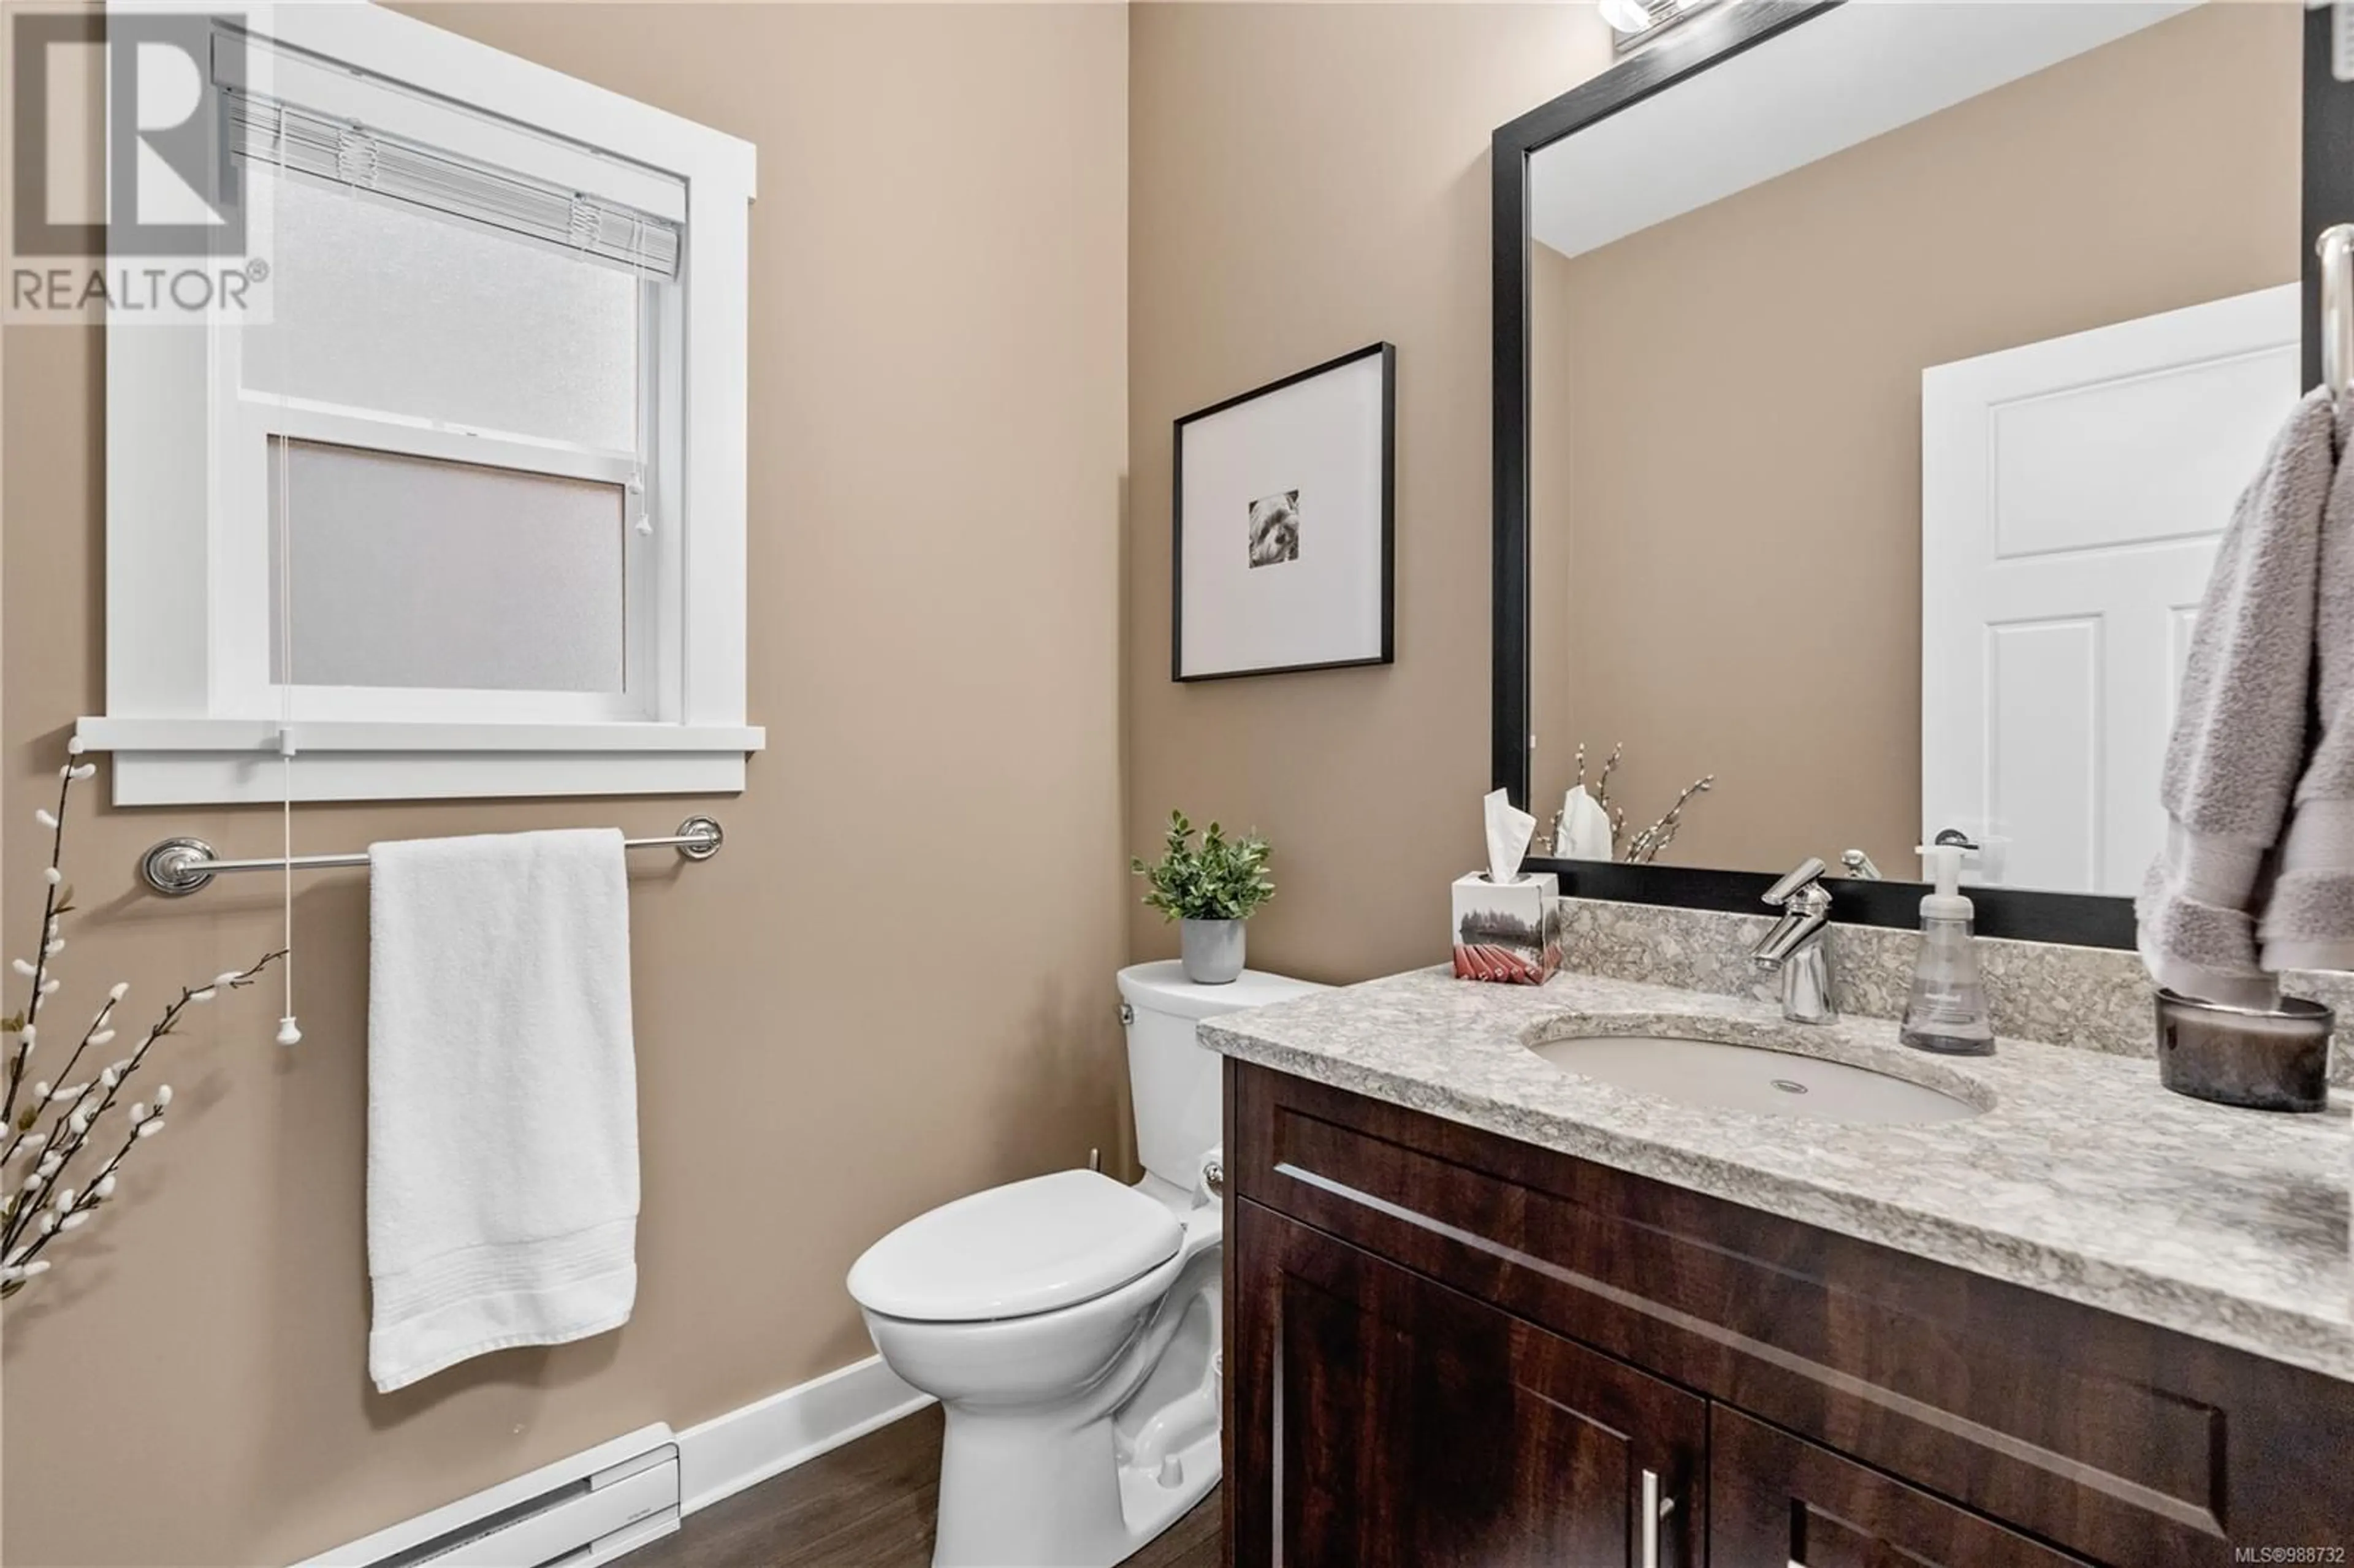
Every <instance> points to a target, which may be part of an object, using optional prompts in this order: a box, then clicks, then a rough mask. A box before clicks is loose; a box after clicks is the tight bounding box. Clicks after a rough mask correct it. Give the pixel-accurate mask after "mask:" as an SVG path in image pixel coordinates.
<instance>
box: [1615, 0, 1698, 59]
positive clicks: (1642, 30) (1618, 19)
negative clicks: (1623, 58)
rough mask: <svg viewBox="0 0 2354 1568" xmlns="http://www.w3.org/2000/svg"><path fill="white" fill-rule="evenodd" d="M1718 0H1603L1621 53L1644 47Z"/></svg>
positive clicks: (1616, 46) (1628, 52)
mask: <svg viewBox="0 0 2354 1568" xmlns="http://www.w3.org/2000/svg"><path fill="white" fill-rule="evenodd" d="M1716 3H1717V0H1601V11H1602V19H1603V20H1604V21H1606V22H1607V23H1609V24H1610V31H1611V34H1612V42H1613V46H1614V48H1616V49H1617V52H1618V53H1619V54H1622V55H1624V54H1631V53H1633V52H1634V51H1635V50H1637V49H1639V48H1644V47H1645V46H1646V45H1648V44H1649V43H1650V42H1651V41H1652V40H1654V39H1655V38H1657V37H1659V35H1660V34H1662V33H1664V32H1666V31H1667V30H1668V29H1669V28H1670V27H1672V26H1676V25H1677V24H1678V23H1680V22H1683V21H1686V20H1689V19H1690V18H1691V17H1692V16H1697V15H1698V14H1699V13H1701V12H1702V11H1705V10H1707V9H1709V8H1710V7H1711V6H1712V5H1715V4H1716Z"/></svg>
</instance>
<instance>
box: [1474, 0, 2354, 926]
mask: <svg viewBox="0 0 2354 1568" xmlns="http://www.w3.org/2000/svg"><path fill="white" fill-rule="evenodd" d="M1653 10H1654V12H1656V11H1657V10H1658V8H1657V7H1654V8H1653ZM2328 28H2329V14H2328V12H2327V9H2322V10H2315V11H2309V12H2308V11H2306V10H2304V9H2303V8H2298V7H2286V6H2279V7H2275V6H2228V5H2179V4H2163V5H2137V4H2133V3H2131V0H2123V3H2115V4H2086V3H2077V0H2037V3H2034V4H2029V5H2004V6H1991V7H1988V6H1973V5H1967V4H1938V3H1935V0H1931V3H1929V4H1925V5H1904V6H1873V5H1858V6H1846V5H1841V4H1840V3H1839V0H1829V3H1828V4H1798V3H1789V0H1722V3H1720V4H1718V5H1713V6H1707V7H1704V8H1695V9H1693V10H1692V12H1691V15H1690V16H1689V19H1688V20H1685V21H1683V22H1681V23H1680V24H1677V25H1674V26H1669V27H1665V28H1658V29H1654V32H1655V34H1656V37H1653V38H1651V40H1650V41H1648V42H1647V43H1646V44H1645V45H1644V47H1642V48H1640V49H1639V50H1638V52H1634V53H1631V54H1629V55H1628V56H1627V57H1626V58H1622V59H1621V60H1620V61H1619V63H1617V65H1616V66H1615V67H1613V68H1612V69H1609V70H1607V71H1606V72H1604V73H1603V74H1601V75H1600V76H1597V77H1596V78H1594V79H1591V80H1589V81H1587V82H1585V83H1584V84H1583V85H1581V86H1579V87H1577V88H1575V89H1574V90H1571V91H1569V92H1566V93H1564V94H1563V95H1562V96H1561V97H1559V98H1556V99H1554V100H1553V101H1550V102H1547V103H1545V104H1543V105H1541V106H1539V107H1538V108H1536V109H1534V110H1532V111H1530V112H1528V113H1526V114H1524V115H1522V116H1521V117H1520V118H1518V119H1516V120H1514V121H1512V122H1510V123H1509V124H1506V125H1504V126H1502V127H1500V129H1499V130H1498V131H1497V132H1496V133H1495V138H1494V164H1493V180H1494V192H1493V195H1494V230H1493V244H1494V259H1493V265H1494V334H1495V344H1494V356H1495V357H1494V440H1495V473H1494V483H1495V507H1496V514H1495V535H1494V548H1495V559H1494V574H1495V579H1494V588H1495V597H1494V619H1493V632H1494V649H1493V670H1492V683H1493V738H1492V775H1493V779H1494V782H1495V785H1496V786H1497V787H1499V788H1501V789H1507V790H1509V791H1511V795H1512V798H1513V800H1515V801H1517V802H1519V803H1521V804H1522V806H1524V807H1526V808H1527V809H1529V810H1532V811H1533V812H1535V814H1536V815H1537V818H1538V822H1539V836H1540V844H1541V845H1543V844H1545V843H1546V842H1547V841H1548V840H1549V839H1550V836H1551V834H1552V832H1553V827H1554V823H1555V819H1556V812H1557V811H1561V812H1564V816H1565V818H1567V819H1572V820H1574V821H1575V823H1576V824H1578V825H1580V827H1581V829H1582V831H1580V832H1575V833H1564V835H1563V840H1562V845H1561V847H1562V848H1563V850H1564V852H1573V853H1563V854H1561V855H1560V856H1557V857H1556V856H1554V855H1551V854H1545V853H1540V852H1539V851H1534V850H1532V854H1531V862H1532V865H1533V866H1534V867H1535V868H1537V869H1543V870H1551V871H1553V872H1555V873H1556V874H1558V875H1559V876H1560V878H1561V885H1562V890H1563V892H1564V894H1568V895H1575V896H1584V897H1599V898H1609V899H1617V900H1620V901H1626V902H1634V903H1650V904H1667V905H1680V906H1697V907H1706V908H1716V909H1729V910H1740V911H1744V912H1755V911H1757V910H1760V909H1761V908H1762V905H1761V904H1760V902H1759V897H1760V895H1761V894H1763V892H1764V891H1765V888H1766V887H1767V886H1768V885H1771V883H1772V882H1773V881H1774V880H1775V878H1776V876H1777V875H1778V874H1780V873H1782V872H1784V871H1787V869H1788V868H1789V867H1790V866H1791V865H1792V864H1795V863H1797V861H1799V860H1800V859H1802V858H1804V857H1806V856H1808V855H1816V856H1819V857H1820V858H1822V859H1823V860H1825V861H1826V862H1828V863H1831V864H1832V865H1833V866H1834V868H1835V871H1834V879H1833V880H1832V881H1831V883H1830V886H1831V888H1832V892H1833V899H1834V917H1835V918H1838V919H1840V920H1844V921H1850V922H1856V923H1862V924H1870V925H1881V926H1896V927H1910V926H1913V925H1915V924H1916V923H1917V921H1918V917H1919V916H1918V905H1919V900H1920V897H1921V895H1922V894H1923V893H1924V891H1925V889H1924V887H1923V886H1922V885H1920V884H1919V882H1918V881H1917V880H1916V877H1917V874H1918V873H1917V868H1918V862H1917V860H1915V859H1914V854H1913V847H1914V845H1915V844H1917V843H1922V842H1928V841H1929V840H1930V839H1931V838H1934V837H1935V836H1937V835H1938V834H1939V833H1940V832H1946V833H1950V834H1955V835H1958V836H1959V837H1960V838H1961V839H1963V840H1964V841H1966V842H1968V843H1970V844H1971V846H1972V853H1971V857H1970V858H1971V862H1972V864H1971V871H1970V873H1969V874H1968V876H1967V880H1969V881H1970V882H1972V883H1974V884H1975V885H1973V886H1971V887H1970V888H1969V889H1968V891H1969V892H1970V894H1971V895H1972V897H1973V898H1974V899H1975V900H1976V901H1977V905H1978V916H1979V919H1978V925H1979V929H1980V930H1981V931H1982V932H1983V933H1985V934H1987V935H1989V936H2000V937H2010V938H2024V939H2029V940H2040V941H2056V942H2073V943H2080V944H2084V945H2089V946H2098V947H2113V948H2126V947H2130V946H2132V944H2133V936H2134V922H2133V908H2132V898H2131V894H2132V892H2133V891H2134V890H2135V889H2136V888H2137V886H2138V884H2139V880H2140V877H2141V874H2142V873H2143V872H2144V870H2145V869H2146V868H2147V864H2148V863H2149V859H2150V857H2151V855H2152V854H2154V853H2155V852H2156V849H2157V847H2158V842H2160V840H2161V839H2162V835H2163V832H2164V819H2163V814H2162V812H2160V811H2159V810H2158V807H2157V803H2156V800H2157V786H2156V769H2157V765H2158V758H2160V757H2161V756H2162V755H2163V747H2164V740H2165V731H2166V728H2167V727H2168V725H2169V724H2170V722H2171V702H2172V693H2173V682H2174V680H2176V679H2179V656H2180V651H2181V649H2182V648H2184V647H2185V646H2187V641H2188V620H2187V616H2188V614H2189V612H2190V610H2193V609H2195V608H2196V605H2197V601H2198V597H2199V593H2200V589H2201V588H2203V586H2204V582H2205V577H2206V572H2207V569H2208V567H2209V565H2210V564H2211V560H2212V553H2213V544H2212V540H2213V537H2214V535H2217V534H2220V532H2221V528H2222V525H2223V524H2224V522H2225V521H2226V519H2227V517H2228V514H2229V510H2230V504H2231V502H2232V497H2233V496H2234V495H2235V494H2236V493H2237V490H2238V488H2239V486H2240V485H2241V484H2242V483H2243V482H2244V481H2245V479H2246V477H2247V475H2248V473H2250V472H2252V471H2253V469H2254V466H2255V464H2256V461H2257V460H2258V459H2259V458H2260V457H2261V455H2262V452H2263V450H2264V443H2265V442H2266V441H2268V440H2269V438H2270V435H2271V432H2272V430H2273V429H2274V428H2276V426H2277V424H2278V422H2279V419H2280V418H2282V417H2283V416H2284V415H2285V413H2286V411H2287V408H2288V407H2289V405H2290V404H2291V403H2293V402H2294V401H2295V399H2296V396H2297V394H2298V392H2299V391H2300V390H2301V389H2302V388H2303V387H2307V386H2310V385H2312V384H2313V383H2314V382H2315V381H2316V380H2317V379H2318V357H2317V356H2318V332H2317V324H2316V318H2317V311H2316V309H2315V301H2316V299H2317V273H2316V269H2315V263H2314V260H2313V238H2314V236H2315V235H2316V234H2317V233H2318V232H2319V230H2320V229H2321V228H2325V227H2327V226H2328V225H2329V224H2331V223H2334V222H2338V221H2341V220H2343V219H2347V218H2349V217H2354V104H2350V103H2349V100H2354V88H2348V87H2346V86H2343V85H2340V84H2339V83H2338V82H2337V81H2336V80H2335V79H2334V78H2333V76H2332V74H2331V71H2330V68H2329V50H2328ZM1581 744H1582V745H1583V755H1582V758H1581V752H1580V747H1581ZM1621 746H1623V747H1624V750H1623V752H1621V753H1620V754H1619V756H1618V760H1617V763H1616V764H1615V765H1614V766H1612V767H1611V768H1610V770H1609V781H1608V788H1609V791H1610V800H1609V803H1608V804H1607V805H1606V807H1605V808H1604V810H1603V814H1602V816H1601V818H1600V819H1598V820H1597V819H1596V817H1595V816H1594V815H1593V814H1592V813H1591V812H1589V811H1586V810H1585V809H1584V808H1575V807H1573V806H1572V803H1571V801H1570V792H1571V790H1572V789H1573V788H1575V786H1576V785H1578V784H1581V783H1582V784H1584V785H1585V786H1586V787H1587V789H1586V793H1587V795H1588V797H1589V798H1591V796H1592V795H1593V793H1594V791H1593V789H1592V786H1593V784H1594V782H1595V779H1596V774H1597V773H1599V772H1601V771H1602V769H1603V765H1604V761H1605V758H1608V757H1609V756H1611V754H1612V753H1613V752H1614V749H1616V748H1617V747H1621ZM1581 763H1582V765H1581ZM1702 779H1708V780H1710V782H1709V784H1708V785H1707V786H1706V788H1705V789H1702V790H1700V791H1699V792H1696V793H1695V792H1691V790H1692V788H1693V786H1695V785H1696V784H1697V783H1698V782H1699V781H1700V780H1702ZM1532 801H1533V803H1532ZM1677 808H1680V810H1679V809H1677ZM1620 813H1623V819H1622V817H1621V816H1620ZM1647 824H1648V825H1651V826H1652V827H1653V829H1654V831H1653V832H1651V833H1650V834H1649V836H1648V838H1647V837H1646V836H1645V833H1644V830H1645V828H1646V826H1647ZM1604 833H1607V835H1608V843H1607V848H1606V850H1605V848H1604V842H1603V838H1602V836H1601V835H1603V834H1604ZM1630 855H1631V856H1633V857H1634V858H1633V860H1632V861H1631V862H1630V859H1629V856H1630ZM1843 862H1844V864H1843ZM1840 869H1845V870H1847V871H1848V872H1849V873H1850V874H1848V875H1846V876H1843V877H1842V876H1840V875H1838V871H1839V870H1840ZM1883 871H1884V873H1885V874H1884V875H1883V874H1882V872H1883Z"/></svg>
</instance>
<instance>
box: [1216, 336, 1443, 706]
mask: <svg viewBox="0 0 2354 1568" xmlns="http://www.w3.org/2000/svg"><path fill="white" fill-rule="evenodd" d="M1373 355H1380V356H1381V364H1382V450H1381V493H1382V494H1381V509H1382V517H1381V546H1380V548H1381V577H1382V586H1381V595H1382V602H1381V652H1379V653H1378V654H1375V655H1373V656H1372V657H1369V658H1363V659H1333V660H1328V661H1323V662H1313V663H1304V664H1270V665H1265V666H1260V667H1256V668H1253V669H1248V670H1216V671H1207V672H1201V673H1193V674H1187V673H1185V427H1186V426H1188V425H1190V424H1193V423H1196V422H1197V421H1199V420H1202V419H1206V418H1210V417H1211V416H1212V415H1214V414H1223V413H1225V412H1227V411H1228V410H1230V409H1234V408H1240V407H1242V406H1243V405H1244V404H1246V403H1250V402H1253V401H1255V400H1257V399H1258V398H1260V397H1266V396H1267V394H1268V393H1270V392H1280V391H1282V390H1283V389H1284V388H1285V387H1296V386H1298V385H1299V383H1301V382H1303V381H1312V380H1314V379H1315V378H1316V377H1318V376H1325V375H1329V374H1331V372H1333V371H1335V370H1340V369H1343V368H1345V367H1346V366H1352V365H1354V364H1356V363H1357V362H1358V361H1360V360H1363V359H1366V358H1370V357H1372V356H1373ZM1396 593H1397V347H1396V345H1395V344H1390V343H1386V342H1384V343H1373V344H1366V345H1365V346H1364V347H1363V348H1359V349H1352V350H1351V351H1350V352H1349V353H1347V354H1343V355H1339V356H1338V357H1336V358H1332V359H1328V360H1325V361H1324V362H1323V363H1322V364H1320V365H1311V366H1309V367H1308V368H1307V369H1305V370H1299V371H1294V372H1293V373H1292V374H1291V375H1289V376H1283V377H1281V378H1280V379H1278V380H1275V381H1270V382H1268V383H1267V384H1266V385H1265V386H1263V387H1252V388H1251V389H1250V390H1249V391H1247V392H1239V393H1236V394H1235V396H1234V397H1228V398H1225V400H1223V401H1221V402H1217V403H1213V404H1211V405H1210V406H1209V407H1208V408H1196V409H1194V410H1193V412H1192V413H1190V414H1181V415H1179V416H1178V417H1177V418H1176V420H1175V421H1174V423H1173V440H1172V461H1171V464H1170V480H1169V678H1170V679H1171V680H1172V681H1175V682H1180V683H1189V684H1190V683H1196V682H1202V681H1234V680H1241V679H1244V678H1246V677H1248V676H1254V675H1296V674H1301V673H1306V672H1309V671H1313V670H1353V669H1363V668H1365V667H1367V666H1370V665H1377V664H1390V663H1394V662H1396V660H1397V615H1396Z"/></svg>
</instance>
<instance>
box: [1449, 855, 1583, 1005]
mask: <svg viewBox="0 0 2354 1568" xmlns="http://www.w3.org/2000/svg"><path fill="white" fill-rule="evenodd" d="M1560 968H1561V878H1560V877H1558V876H1556V875H1554V874H1553V873H1552V872H1550V871H1544V872H1536V873H1533V874H1531V873H1523V874H1522V876H1521V879H1520V880H1519V881H1518V882H1511V883H1496V882H1490V880H1489V879H1488V874H1487V873H1486V872H1484V871H1475V872H1473V873H1472V874H1470V875H1469V876H1458V877H1457V878H1456V879H1455V978H1456V979H1457V980H1501V981H1503V982H1505V983H1506V984H1508V985H1543V984H1544V982H1545V981H1546V980H1550V979H1552V978H1553V971H1554V970H1556V969H1560Z"/></svg>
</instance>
